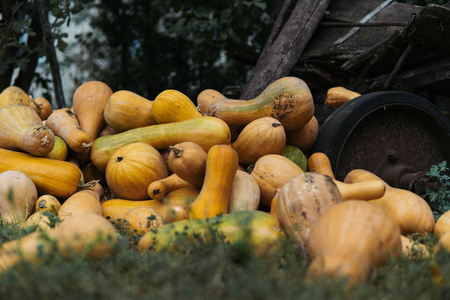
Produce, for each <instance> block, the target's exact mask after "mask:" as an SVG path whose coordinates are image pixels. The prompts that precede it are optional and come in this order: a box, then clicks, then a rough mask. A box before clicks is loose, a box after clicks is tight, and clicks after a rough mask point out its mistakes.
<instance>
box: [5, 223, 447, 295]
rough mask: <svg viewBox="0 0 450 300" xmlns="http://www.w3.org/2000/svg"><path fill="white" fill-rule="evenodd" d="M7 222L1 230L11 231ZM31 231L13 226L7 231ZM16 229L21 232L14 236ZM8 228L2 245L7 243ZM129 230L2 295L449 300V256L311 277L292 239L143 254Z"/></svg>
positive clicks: (46, 267)
mask: <svg viewBox="0 0 450 300" xmlns="http://www.w3.org/2000/svg"><path fill="white" fill-rule="evenodd" d="M5 228H7V227H2V230H3V231H4V230H6V229H5ZM27 233H28V232H23V230H22V231H21V230H20V229H17V228H12V229H10V231H9V232H8V236H9V237H12V236H17V237H18V236H22V235H24V234H27ZM11 234H14V235H11ZM6 240H7V238H6V237H5V232H3V233H2V242H5V241H6ZM138 240H139V236H137V237H133V236H130V235H127V234H125V233H123V232H122V234H121V235H120V239H119V243H118V245H117V249H116V252H115V254H114V255H110V256H106V257H104V258H102V259H97V260H94V259H84V258H77V259H74V260H71V261H67V260H65V259H64V258H63V257H62V256H61V255H59V254H58V253H52V254H49V255H46V256H45V257H44V259H43V262H42V263H40V264H27V263H24V264H22V265H21V266H19V267H17V268H13V269H10V270H9V271H8V272H6V273H4V274H3V275H2V276H1V277H0V299H21V300H22V299H56V298H59V297H61V298H64V299H137V298H138V297H139V298H142V297H144V298H145V299H171V300H172V299H237V298H239V299H247V300H250V299H258V300H261V299H308V300H310V299H365V300H368V299H377V300H378V299H395V300H399V299H449V298H450V254H448V253H446V252H440V253H438V255H437V256H436V257H435V258H422V259H413V260H411V259H409V258H407V257H401V258H399V259H392V260H390V261H389V262H388V263H387V265H386V266H383V267H380V268H378V269H376V270H375V271H374V272H373V273H372V274H371V276H370V277H369V278H368V280H367V282H365V283H363V284H356V285H355V286H349V285H347V284H345V281H343V280H331V279H327V278H320V279H316V280H313V281H309V280H306V279H305V274H306V270H307V266H308V263H309V259H308V258H307V257H304V256H302V255H299V254H298V251H296V249H295V247H293V246H292V245H289V244H287V245H286V247H285V249H284V250H283V251H281V252H279V253H275V254H274V255H272V256H269V257H266V258H257V257H255V256H252V255H250V254H249V253H248V252H247V251H246V249H245V247H242V245H235V246H230V245H225V244H223V243H214V244H212V245H199V244H193V245H186V246H185V247H184V249H185V251H184V252H183V253H180V254H177V255H168V254H164V253H155V252H152V251H145V252H142V253H140V252H138V251H137V247H136V243H137V241H138Z"/></svg>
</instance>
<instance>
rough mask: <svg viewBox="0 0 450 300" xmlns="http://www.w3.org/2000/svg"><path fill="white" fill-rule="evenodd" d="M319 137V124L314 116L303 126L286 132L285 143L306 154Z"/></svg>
mask: <svg viewBox="0 0 450 300" xmlns="http://www.w3.org/2000/svg"><path fill="white" fill-rule="evenodd" d="M318 135H319V123H318V122H317V119H316V117H315V116H313V117H312V118H311V120H309V122H308V123H306V125H305V126H303V127H300V128H299V129H295V130H287V131H286V143H288V144H290V145H293V146H296V147H298V148H299V149H300V150H302V151H303V152H308V151H309V150H310V149H311V147H312V146H313V145H314V143H315V142H316V139H317V136H318Z"/></svg>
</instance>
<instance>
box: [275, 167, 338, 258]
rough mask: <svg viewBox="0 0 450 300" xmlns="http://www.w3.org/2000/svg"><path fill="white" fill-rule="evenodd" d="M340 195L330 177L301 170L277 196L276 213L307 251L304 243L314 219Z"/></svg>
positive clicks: (292, 237) (281, 222)
mask: <svg viewBox="0 0 450 300" xmlns="http://www.w3.org/2000/svg"><path fill="white" fill-rule="evenodd" d="M342 201H343V200H342V197H341V194H340V193H339V190H338V188H337V186H336V184H334V182H333V180H331V178H330V177H328V176H325V175H322V174H319V173H311V172H308V173H303V174H300V175H298V176H296V177H294V178H292V179H290V180H289V181H288V182H287V183H286V184H284V185H283V186H282V187H281V188H280V190H279V192H278V194H277V196H276V213H277V217H278V221H279V222H280V224H281V227H282V228H283V229H284V230H285V231H286V234H287V236H288V237H289V238H290V239H291V240H293V241H295V242H296V243H297V245H298V246H299V248H300V250H301V251H302V252H303V253H304V254H306V253H307V251H306V244H307V242H308V239H309V238H310V233H311V229H312V228H313V227H314V223H315V222H316V221H317V219H318V218H319V217H320V215H322V214H323V213H324V212H326V211H327V210H328V209H330V207H332V206H334V205H336V204H337V203H341V202H342Z"/></svg>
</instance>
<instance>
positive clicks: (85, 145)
mask: <svg viewBox="0 0 450 300" xmlns="http://www.w3.org/2000/svg"><path fill="white" fill-rule="evenodd" d="M93 144H94V142H90V143H82V144H81V147H83V148H88V147H90V146H92V145H93Z"/></svg>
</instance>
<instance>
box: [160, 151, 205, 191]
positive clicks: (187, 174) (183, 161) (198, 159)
mask: <svg viewBox="0 0 450 300" xmlns="http://www.w3.org/2000/svg"><path fill="white" fill-rule="evenodd" d="M169 150H170V153H169V158H168V163H169V167H170V169H171V170H172V171H173V172H174V173H175V174H177V175H178V177H180V178H181V179H183V180H185V181H187V182H189V183H191V184H193V185H195V186H197V187H201V186H202V185H203V181H204V180H205V171H206V160H207V158H208V154H207V153H206V151H205V150H204V149H203V148H202V147H201V146H200V145H198V144H196V143H193V142H182V143H178V144H175V145H173V146H170V147H169Z"/></svg>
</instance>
